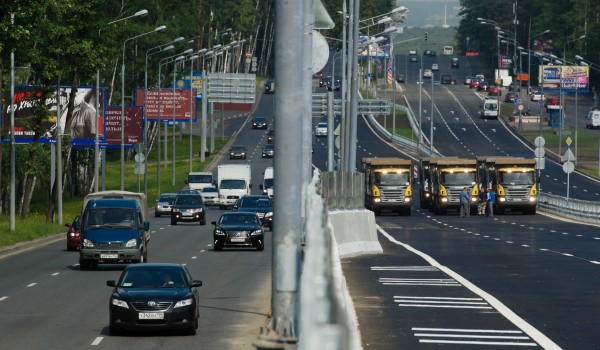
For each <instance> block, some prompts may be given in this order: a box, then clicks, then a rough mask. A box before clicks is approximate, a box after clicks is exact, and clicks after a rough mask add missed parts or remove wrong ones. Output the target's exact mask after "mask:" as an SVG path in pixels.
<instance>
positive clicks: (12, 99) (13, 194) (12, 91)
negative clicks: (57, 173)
mask: <svg viewBox="0 0 600 350" xmlns="http://www.w3.org/2000/svg"><path fill="white" fill-rule="evenodd" d="M10 24H11V25H13V26H14V24H15V14H14V13H11V14H10ZM59 79H60V78H59ZM57 89H60V86H59V87H57ZM57 98H60V96H57ZM58 101H59V102H60V100H58ZM14 106H15V51H14V50H11V51H10V209H9V211H10V231H11V232H14V231H15V230H16V221H17V219H16V216H15V203H16V199H15V198H16V192H15V187H16V174H15V173H16V155H15V152H16V149H15V107H14ZM57 106H60V103H57ZM58 110H59V111H60V107H58ZM56 113H57V116H58V118H57V120H58V125H60V114H58V112H56ZM59 131H60V128H58V129H57V131H56V135H57V137H60V136H59V133H58V132H59ZM58 152H59V153H60V147H59V148H58ZM59 196H60V194H59Z"/></svg>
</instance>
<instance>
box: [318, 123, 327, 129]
mask: <svg viewBox="0 0 600 350" xmlns="http://www.w3.org/2000/svg"><path fill="white" fill-rule="evenodd" d="M326 127H327V124H326V123H319V124H317V128H326Z"/></svg>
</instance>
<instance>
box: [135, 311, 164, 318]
mask: <svg viewBox="0 0 600 350" xmlns="http://www.w3.org/2000/svg"><path fill="white" fill-rule="evenodd" d="M138 317H139V318H140V320H162V319H164V318H165V314H164V313H162V312H140V313H139V316H138Z"/></svg>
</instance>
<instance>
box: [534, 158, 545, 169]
mask: <svg viewBox="0 0 600 350" xmlns="http://www.w3.org/2000/svg"><path fill="white" fill-rule="evenodd" d="M535 168H536V169H540V170H543V169H546V158H535Z"/></svg>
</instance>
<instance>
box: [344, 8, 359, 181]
mask: <svg viewBox="0 0 600 350" xmlns="http://www.w3.org/2000/svg"><path fill="white" fill-rule="evenodd" d="M354 1H355V0H350V1H349V7H350V16H349V18H348V19H349V20H348V27H347V28H348V51H347V53H348V61H347V64H348V65H347V69H348V72H347V73H348V75H347V80H348V81H349V84H347V85H346V88H347V89H348V90H347V91H346V97H347V99H346V120H345V124H344V128H343V131H344V144H343V148H342V155H343V157H344V162H343V164H342V165H343V166H342V168H341V169H342V170H344V171H347V170H348V169H349V168H350V165H349V164H350V140H351V139H352V136H351V124H352V123H351V121H350V120H351V119H352V118H353V116H354V117H356V114H354V115H353V114H352V100H353V99H354V98H356V95H355V94H354V93H353V91H354V90H353V89H352V76H353V72H354V71H355V70H357V69H358V67H356V66H354V56H356V39H355V38H354V30H352V28H354V22H355V18H354ZM356 22H358V20H356Z"/></svg>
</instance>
